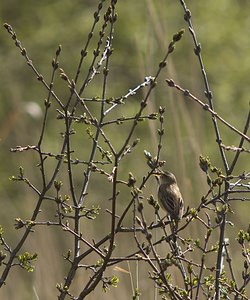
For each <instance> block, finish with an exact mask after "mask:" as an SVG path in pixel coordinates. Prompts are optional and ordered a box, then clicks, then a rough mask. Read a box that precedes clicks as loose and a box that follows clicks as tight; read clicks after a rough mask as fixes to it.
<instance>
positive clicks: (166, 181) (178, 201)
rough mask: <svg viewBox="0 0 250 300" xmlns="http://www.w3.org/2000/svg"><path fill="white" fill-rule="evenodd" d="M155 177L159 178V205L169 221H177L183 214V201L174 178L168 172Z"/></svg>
mask: <svg viewBox="0 0 250 300" xmlns="http://www.w3.org/2000/svg"><path fill="white" fill-rule="evenodd" d="M157 175H158V177H159V188H158V199H159V203H160V205H161V207H162V208H163V209H164V210H165V211H166V212H167V214H168V215H169V216H170V219H172V220H175V221H178V220H179V219H181V218H182V216H183V213H184V201H183V198H182V195H181V192H180V190H179V187H178V185H177V181H176V178H175V176H174V174H172V173H170V172H160V173H159V174H157Z"/></svg>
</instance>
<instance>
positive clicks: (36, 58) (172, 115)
mask: <svg viewBox="0 0 250 300" xmlns="http://www.w3.org/2000/svg"><path fill="white" fill-rule="evenodd" d="M97 5H98V1H95V0H84V1H80V0H75V1H70V0H60V1H59V0H54V1H49V0H44V1H37V2H36V4H34V1H31V0H26V1H22V3H21V4H20V1H17V0H9V1H1V3H0V18H1V23H2V24H3V23H5V22H6V23H8V24H10V25H11V26H12V27H13V29H14V31H15V32H16V34H17V36H18V39H20V40H21V43H22V46H23V47H24V48H26V49H27V52H28V55H29V57H30V59H32V61H33V63H34V65H35V67H36V68H37V69H38V70H39V72H40V73H42V74H43V75H44V78H45V79H46V80H48V81H49V78H50V74H51V71H52V68H51V60H52V58H53V57H54V56H55V51H56V49H57V48H58V45H59V44H61V45H62V53H61V55H60V59H59V61H60V67H62V68H63V69H64V70H65V72H66V73H67V74H68V75H69V77H70V78H73V77H74V75H75V71H76V67H77V65H78V62H79V58H80V51H81V49H82V47H83V45H84V44H85V42H86V38H87V35H88V33H89V30H90V28H91V25H92V23H93V13H94V11H95V10H96V7H97ZM188 7H189V9H190V10H191V13H192V22H193V26H194V28H195V30H196V34H197V38H198V41H199V42H200V43H201V46H202V56H203V59H204V64H205V67H206V73H207V76H208V80H209V83H210V88H211V90H212V92H213V95H214V104H215V109H216V111H217V112H218V113H219V114H221V116H222V117H223V118H225V119H226V120H227V121H229V122H231V123H232V125H234V126H235V127H237V128H238V129H240V130H243V127H244V122H245V120H246V116H247V114H248V108H249V93H250V85H249V72H250V55H249V53H250V52H249V51H250V39H249V38H248V33H249V28H250V18H249V11H250V2H249V1H243V0H242V1H238V2H236V1H233V0H221V1H217V2H216V4H215V2H212V1H205V0H203V1H194V0H190V1H188ZM117 13H118V21H117V24H116V27H115V35H114V44H113V47H114V54H113V55H112V57H111V65H110V78H109V85H108V92H107V93H108V96H110V97H112V96H114V97H117V96H121V95H125V94H126V93H127V92H128V90H129V89H131V88H134V87H136V86H137V85H138V84H140V83H141V82H143V81H144V77H145V76H154V74H155V72H156V70H157V68H158V64H159V62H160V61H161V60H162V58H163V56H164V54H165V52H166V49H167V45H168V44H169V42H170V41H171V39H172V36H173V34H174V33H176V32H178V31H179V30H180V29H182V28H185V30H186V32H185V34H184V36H183V39H182V40H181V41H180V42H178V44H177V46H176V49H175V51H174V53H173V54H172V55H171V57H170V61H169V63H168V67H167V68H166V69H164V71H163V73H162V74H161V77H160V79H159V82H158V85H157V89H155V91H154V93H153V94H152V95H151V97H150V102H149V105H148V107H147V113H152V112H157V111H158V108H159V106H162V107H165V108H166V114H165V136H164V141H163V151H162V157H161V158H162V159H163V160H166V162H167V168H168V169H169V170H171V171H172V172H174V173H175V174H176V176H177V179H178V182H179V185H180V186H181V190H182V194H183V196H184V198H185V201H186V203H187V204H188V205H189V206H190V207H195V206H197V205H198V203H199V202H200V199H201V196H202V195H203V194H205V193H206V191H207V185H206V178H205V176H204V174H203V173H202V172H201V170H200V168H199V155H200V154H202V155H204V156H209V157H210V159H211V161H212V163H213V164H214V165H216V166H218V167H220V168H222V170H223V165H222V163H221V159H220V156H219V151H218V148H217V146H216V142H215V135H214V130H213V126H212V122H211V118H210V115H209V114H208V113H205V112H204V111H203V110H202V109H201V108H200V107H198V106H197V105H196V104H194V103H192V102H190V101H189V100H187V99H185V98H184V97H183V96H182V95H181V94H180V93H177V92H176V91H174V90H172V89H170V88H169V87H168V86H167V85H166V84H165V79H166V78H173V79H174V80H175V82H176V83H177V84H179V85H181V86H182V87H183V88H186V89H188V90H189V91H190V92H192V93H193V94H195V95H196V96H197V97H199V98H200V99H202V100H204V101H205V97H204V83H203V79H202V76H201V71H200V67H199V64H198V60H197V57H196V56H195V55H194V52H193V48H194V46H193V44H192V40H191V36H190V34H189V32H188V28H186V23H185V21H184V19H183V10H182V7H181V5H180V4H179V1H167V0H164V1H163V0H158V1H151V0H143V1H133V0H127V1H118V4H117ZM0 45H1V46H0V65H1V68H0V78H1V90H0V143H1V144H0V159H1V167H0V176H1V182H0V191H1V196H0V197H1V198H0V224H1V225H2V226H3V228H4V231H5V236H6V239H7V242H8V243H9V244H10V245H11V246H12V247H13V246H14V245H15V244H16V242H17V241H18V240H19V237H20V233H19V231H17V230H15V229H14V219H15V218H17V217H20V218H22V219H24V220H25V219H29V218H30V215H31V212H32V209H33V206H34V194H33V193H32V192H31V191H30V190H29V189H28V188H27V186H25V185H24V184H21V183H13V182H11V181H10V180H9V177H10V176H12V175H17V174H18V169H19V166H23V167H24V169H25V172H26V173H25V174H26V176H27V177H28V178H32V180H33V183H34V184H35V185H36V186H38V187H39V186H41V181H40V177H39V170H38V168H37V167H36V164H37V162H38V158H37V156H36V155H35V153H33V152H31V151H27V152H23V153H11V152H10V148H11V147H15V146H17V145H22V146H24V145H28V144H29V145H35V144H36V143H37V141H38V139H39V135H40V130H41V126H42V124H41V122H42V116H43V110H44V107H43V102H44V99H45V98H46V97H47V91H46V90H45V89H44V88H43V87H42V85H41V84H40V83H39V82H38V81H37V79H36V77H35V76H34V74H33V73H32V71H31V69H30V68H29V67H28V66H27V64H26V62H25V60H24V58H23V57H22V56H21V55H20V53H19V50H18V49H17V48H16V47H15V46H14V44H13V41H12V39H11V37H10V35H9V34H8V33H7V31H6V30H5V29H4V28H3V27H2V28H1V33H0ZM93 49H94V44H93V47H92V50H93ZM90 58H91V57H90ZM90 58H89V59H90ZM86 70H87V68H86ZM55 84H56V91H57V93H58V95H60V97H61V98H62V99H64V97H66V98H67V96H68V90H67V87H65V85H64V83H62V80H61V79H60V78H57V79H56V81H55ZM100 90H101V89H100V87H99V86H98V84H97V85H95V84H92V85H91V86H90V87H89V89H88V90H87V91H88V95H87V94H86V95H84V96H86V97H93V96H98V95H99V92H100ZM142 97H143V91H142V92H139V93H138V94H137V95H136V96H135V97H134V98H133V100H131V102H130V103H129V104H128V105H127V106H126V111H124V110H123V106H121V107H120V108H119V109H118V110H117V111H116V113H117V114H118V115H119V114H120V115H121V116H122V115H125V116H130V115H132V114H133V113H135V112H136V110H137V109H138V104H139V103H140V100H141V99H142ZM56 108H57V107H56V105H54V107H52V111H51V113H50V116H49V122H48V126H47V132H46V143H45V145H46V147H47V151H51V152H53V153H56V151H59V149H60V142H61V141H60V138H59V136H60V132H61V131H62V130H63V124H62V123H59V122H58V121H56V120H55V118H56V115H57V113H56V112H55V109H56ZM116 116H117V115H116ZM114 117H115V115H114ZM158 127H159V123H157V122H144V123H143V124H142V125H141V126H140V127H139V128H138V129H137V131H136V134H135V136H134V138H136V137H140V139H141V142H140V144H139V146H138V147H137V148H136V150H135V153H134V156H131V158H130V157H129V156H128V157H127V158H126V159H125V160H124V163H123V164H122V166H121V174H120V176H121V178H122V179H123V180H127V178H128V173H129V172H130V171H132V172H133V174H134V175H135V176H136V177H137V178H138V180H139V179H141V178H142V176H143V175H145V174H146V172H147V171H148V166H147V165H146V162H145V158H144V156H143V150H145V149H146V150H148V151H150V152H151V153H152V154H153V155H155V154H156V152H157V142H158V135H157V128H158ZM219 127H220V130H221V134H222V140H223V143H224V144H225V145H236V146H237V145H238V143H239V136H237V135H236V134H234V133H233V132H231V131H229V130H228V128H226V127H225V126H224V125H221V124H219ZM76 129H77V128H76ZM78 129H79V130H80V127H79V128H78ZM124 130H125V129H124V127H122V128H120V127H119V126H117V130H110V131H109V134H110V135H111V138H115V139H116V138H117V139H118V140H117V143H118V144H119V141H120V139H121V140H122V137H124V136H126V130H125V131H124ZM112 131H113V133H112ZM112 134H113V135H114V136H112ZM116 135H117V137H116ZM78 139H79V140H78ZM78 139H77V140H76V144H78V145H79V148H78V151H79V153H81V154H82V155H83V157H84V155H87V154H88V146H86V145H88V143H89V144H90V141H89V140H88V139H87V138H86V140H85V138H84V137H83V138H82V137H81V135H79V136H78ZM76 151H77V149H76ZM227 156H228V159H229V161H230V159H232V157H233V155H232V154H229V153H227ZM86 157H88V156H86ZM86 157H85V159H87V158H86ZM135 157H136V158H137V159H136V161H135V160H134V158H135ZM135 164H136V167H135ZM51 169H53V165H52V166H51ZM247 169H249V158H248V157H247V154H244V153H243V154H242V155H241V157H240V160H239V163H238V165H237V166H236V169H235V172H234V174H235V175H238V174H239V173H242V172H243V171H244V170H247ZM65 170H66V168H65ZM76 174H78V175H79V177H77V176H76V183H77V184H78V185H79V186H80V185H81V182H82V175H81V174H82V169H80V167H78V169H77V170H76ZM97 184H98V187H100V189H96V185H97ZM65 189H66V187H65ZM109 192H110V187H109V186H107V184H106V182H105V181H103V178H102V177H101V176H100V175H95V177H94V180H93V181H92V184H91V185H90V189H89V194H91V195H92V196H91V199H89V203H88V204H90V205H91V204H99V205H100V206H101V208H102V206H103V207H106V206H108V205H107V204H105V203H106V202H105V201H107V199H108V198H109V197H110V193H109ZM65 193H66V191H65ZM126 193H127V194H126ZM150 194H154V195H155V194H156V182H154V181H152V182H151V186H150V187H147V189H146V192H145V197H146V196H149V195H150ZM124 195H127V196H124V198H123V200H122V201H124V202H123V203H121V204H120V205H121V210H122V208H124V207H125V205H126V203H127V202H128V201H129V199H130V194H129V190H127V191H124ZM126 197H127V198H126ZM48 208H49V207H48ZM232 208H233V210H234V211H235V215H232V222H234V221H236V220H237V226H235V227H232V228H231V229H230V232H227V234H228V236H229V237H230V243H231V246H232V248H231V249H232V250H231V251H232V252H233V253H234V254H235V257H240V255H241V250H240V248H239V247H238V246H237V242H235V237H236V235H237V232H238V230H239V228H243V229H246V228H247V225H248V223H249V221H250V220H249V211H248V208H249V205H248V203H245V202H237V203H236V204H234V205H233V207H232ZM43 214H44V215H43V216H44V219H49V218H53V215H54V211H53V210H52V211H50V210H49V209H47V210H46V207H44V210H43ZM105 214H106V213H105V211H101V213H100V216H99V218H98V219H97V221H96V222H94V223H93V222H90V221H88V222H86V229H87V236H88V237H89V238H90V240H91V238H92V237H93V238H94V239H96V240H98V238H100V237H101V236H102V235H103V232H102V226H103V218H105ZM239 214H240V216H241V217H240V218H239ZM149 216H150V209H149ZM149 218H150V217H149ZM151 218H152V220H153V219H154V216H151ZM149 221H150V219H149ZM149 223H150V222H149ZM108 225H109V224H107V226H108ZM107 228H109V227H107ZM192 230H193V231H192V232H189V233H188V234H191V236H192V237H193V238H195V237H196V236H199V232H198V229H197V227H195V228H193V229H192ZM126 238H127V237H126ZM70 239H71V238H70V236H69V240H67V241H65V233H61V232H59V231H58V229H56V228H52V227H46V228H45V227H43V228H37V229H36V234H34V235H33V236H31V237H30V238H29V240H28V243H26V244H25V247H26V248H25V249H23V250H24V251H25V250H27V251H29V252H31V253H32V252H37V253H38V256H39V259H38V261H37V262H36V264H35V265H36V269H35V271H34V273H27V272H25V271H23V270H19V269H18V268H16V269H12V272H11V274H10V277H9V280H8V282H7V285H6V286H4V287H3V288H2V289H1V290H0V298H1V299H20V300H25V299H55V298H56V295H57V290H56V288H55V285H56V283H57V282H63V276H64V274H66V272H67V269H68V265H67V264H66V263H65V262H64V261H63V257H62V255H63V254H65V253H66V252H67V250H68V249H69V248H70V242H71V240H70ZM129 239H131V238H129V237H128V240H127V241H126V242H125V240H124V237H123V238H121V241H120V243H123V244H122V245H123V250H124V249H126V248H124V247H126V245H127V246H128V241H129ZM124 251H126V250H124ZM118 254H120V253H118ZM118 254H117V255H118ZM241 263H242V260H241V259H240V258H239V261H237V259H236V260H235V261H234V266H235V268H236V273H237V276H238V278H240V270H241ZM237 265H240V268H239V270H238V271H237ZM122 267H123V268H124V269H125V270H129V267H130V268H131V273H132V274H135V273H134V272H135V267H136V266H135V265H133V264H131V266H129V267H128V266H127V265H123V266H122ZM141 268H142V269H143V270H142V272H145V278H144V279H143V276H141V281H140V282H141V284H140V286H139V288H140V290H142V291H143V294H142V297H141V298H142V299H153V295H154V294H153V293H154V292H153V283H152V285H151V286H150V285H149V284H148V273H147V269H146V266H145V265H144V266H142V267H141ZM111 271H112V272H113V273H114V272H118V273H117V274H116V275H117V276H118V277H119V278H120V284H119V288H117V289H112V290H111V291H109V292H108V293H107V294H104V293H103V292H102V289H101V287H98V288H97V289H96V291H95V292H94V293H93V295H91V296H89V299H98V298H99V297H102V299H117V297H118V296H119V298H120V299H121V300H122V299H131V298H132V288H131V282H130V279H131V278H130V276H129V275H128V274H127V273H124V272H119V271H116V270H111ZM112 272H111V273H112ZM82 276H84V275H82ZM132 276H134V275H132ZM134 279H135V278H134ZM13 282H15V284H14V285H13ZM77 284H79V285H81V284H82V283H81V276H79V278H78V279H77V281H76V283H75V285H76V286H77ZM122 294H124V296H121V295H122ZM148 295H150V296H148ZM151 295H152V296H151Z"/></svg>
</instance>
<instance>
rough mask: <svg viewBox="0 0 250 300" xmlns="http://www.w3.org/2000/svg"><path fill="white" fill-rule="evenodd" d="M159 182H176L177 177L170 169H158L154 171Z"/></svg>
mask: <svg viewBox="0 0 250 300" xmlns="http://www.w3.org/2000/svg"><path fill="white" fill-rule="evenodd" d="M154 175H155V177H156V179H157V181H158V182H159V184H162V183H166V184H168V185H170V184H174V183H176V178H175V176H174V174H173V173H171V172H168V171H161V170H157V171H156V172H155V173H154Z"/></svg>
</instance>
